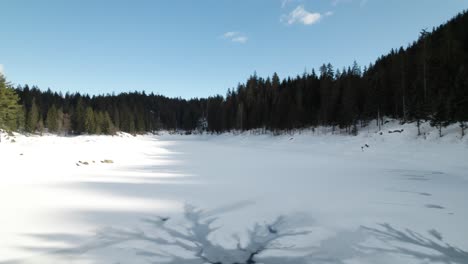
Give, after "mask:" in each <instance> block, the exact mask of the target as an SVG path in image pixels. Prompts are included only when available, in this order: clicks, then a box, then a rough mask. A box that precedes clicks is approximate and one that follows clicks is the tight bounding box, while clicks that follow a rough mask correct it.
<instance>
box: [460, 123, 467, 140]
mask: <svg viewBox="0 0 468 264" xmlns="http://www.w3.org/2000/svg"><path fill="white" fill-rule="evenodd" d="M460 127H461V137H462V138H463V137H464V136H465V128H466V125H465V122H460Z"/></svg>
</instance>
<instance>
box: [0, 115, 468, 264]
mask: <svg viewBox="0 0 468 264" xmlns="http://www.w3.org/2000/svg"><path fill="white" fill-rule="evenodd" d="M400 129H403V132H402V133H388V131H393V130H400ZM422 131H423V133H425V136H424V137H423V136H421V137H417V135H416V127H415V125H414V124H406V125H399V124H398V123H397V122H394V123H392V122H390V123H388V124H386V125H385V126H384V127H383V130H382V135H381V134H380V133H379V132H378V131H377V129H376V128H375V127H372V126H370V127H367V128H363V129H362V130H361V131H359V134H358V135H357V136H344V135H335V134H332V133H331V131H329V130H328V129H325V128H322V129H316V130H315V131H313V132H312V130H303V131H300V132H299V131H298V132H296V133H293V134H283V135H274V134H273V133H267V134H257V133H255V132H245V133H226V134H221V135H210V134H203V135H177V134H173V135H171V134H169V133H161V134H160V135H141V136H135V137H134V136H131V135H126V134H120V135H119V136H114V137H112V136H76V137H59V136H54V135H45V136H24V135H18V134H17V135H15V142H14V143H12V142H11V141H6V140H5V139H6V136H5V135H4V137H3V139H4V140H3V141H2V143H1V144H0V166H1V174H0V175H1V176H0V177H1V182H2V184H1V185H0V209H1V213H0V220H1V223H2V224H1V225H0V236H1V237H2V239H1V240H0V263H2V261H3V262H4V261H7V260H14V259H23V258H25V259H26V260H27V261H26V262H27V263H44V261H45V260H44V259H47V261H46V262H47V263H63V261H64V259H63V258H65V259H69V258H70V256H69V255H67V256H61V255H60V254H53V255H49V254H47V252H51V251H55V250H56V249H59V248H74V247H75V248H79V247H80V246H81V245H83V244H86V243H89V241H90V240H91V241H92V240H93V237H94V234H95V232H96V230H99V229H101V228H108V227H119V228H128V229H133V228H145V225H144V224H142V222H141V219H142V218H144V217H151V216H160V215H168V216H170V217H171V221H172V219H174V221H176V222H177V221H181V217H180V213H181V211H182V209H183V206H184V204H186V203H190V204H193V205H195V206H198V207H200V208H203V209H212V208H218V207H222V206H223V205H226V204H233V203H234V204H235V203H238V202H242V203H243V204H245V205H246V206H245V207H243V208H240V209H238V210H235V211H233V212H228V213H226V215H221V216H220V219H219V221H218V225H219V226H222V230H221V231H219V232H217V233H216V234H214V236H213V239H214V240H216V241H218V242H220V243H227V244H228V245H229V243H232V239H230V234H232V233H240V235H242V234H243V233H244V232H245V230H246V229H247V228H249V227H251V226H252V225H253V223H255V222H261V223H262V222H263V221H270V220H273V219H275V218H276V217H277V216H278V215H282V214H284V215H290V214H296V213H302V214H307V215H308V216H309V217H310V218H313V219H314V221H312V222H313V223H314V228H313V231H314V232H313V235H311V236H310V237H307V238H304V239H303V240H302V239H301V241H300V242H301V245H302V244H305V245H310V244H312V245H320V243H321V241H324V240H326V239H327V238H330V237H333V236H334V235H336V234H341V233H342V232H344V231H346V232H348V231H349V232H352V231H355V230H356V229H358V228H359V227H360V226H369V227H375V226H376V224H378V223H389V224H391V225H393V226H397V227H400V228H410V229H411V230H414V231H416V232H420V233H424V232H426V231H427V230H431V229H435V230H438V232H440V233H441V234H443V236H444V239H445V241H447V242H449V243H452V244H453V245H456V246H458V247H460V248H462V249H464V250H468V240H467V239H466V235H465V234H466V233H468V227H467V226H466V224H464V222H465V221H466V219H468V210H467V209H466V208H467V207H466V201H467V200H468V192H467V190H468V175H467V174H466V171H468V162H467V160H466V157H468V141H467V139H466V138H464V139H461V140H460V132H459V128H458V126H455V125H454V126H451V127H448V128H446V129H445V130H444V136H443V137H442V138H439V136H438V132H437V131H436V130H435V129H434V128H429V127H427V124H425V125H423V128H422ZM366 144H367V145H368V146H366ZM106 160H107V161H112V162H104V161H106ZM247 205H248V206H247ZM343 239H344V238H343ZM344 240H346V239H344ZM335 242H336V241H335ZM231 245H232V244H231ZM135 247H147V245H140V244H130V245H126V244H125V243H124V244H119V245H116V246H110V247H106V248H98V247H96V248H92V247H91V248H89V249H88V250H86V251H85V252H79V254H77V256H75V255H74V257H73V258H74V259H75V260H74V261H75V262H73V263H146V262H145V261H147V260H148V259H149V258H150V257H148V256H146V257H144V256H139V257H135V256H136V255H135V250H132V249H134V248H135ZM333 248H334V247H333ZM330 250H331V249H330ZM334 250H336V252H335V253H334V254H335V255H337V256H339V255H340V254H341V253H342V254H344V252H340V247H339V246H338V244H337V245H336V249H334ZM343 250H345V249H343ZM345 255H346V254H344V255H343V259H344V258H346V259H350V260H354V261H358V262H357V263H375V262H372V261H371V259H367V258H370V257H364V256H357V255H356V256H349V255H346V256H345ZM37 256H41V258H39V259H41V261H38V257H37ZM43 258H44V259H43ZM61 258H62V259H61ZM384 259H385V258H379V261H380V260H381V261H382V262H379V263H410V262H408V261H409V260H408V259H407V258H406V259H405V258H403V261H402V260H401V259H399V258H398V257H395V256H388V260H385V261H387V262H384ZM398 260H399V261H400V262H398ZM53 261H55V262H53ZM366 261H367V262H366ZM392 261H394V262H392ZM337 263H338V262H337ZM411 263H413V262H411ZM414 263H418V262H414Z"/></svg>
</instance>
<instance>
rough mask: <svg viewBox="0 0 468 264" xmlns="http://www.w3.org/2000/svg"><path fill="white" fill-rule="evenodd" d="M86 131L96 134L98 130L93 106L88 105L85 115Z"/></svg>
mask: <svg viewBox="0 0 468 264" xmlns="http://www.w3.org/2000/svg"><path fill="white" fill-rule="evenodd" d="M83 128H84V131H85V132H86V133H88V134H94V133H95V132H96V120H95V117H94V111H93V108H91V107H90V106H88V107H87V108H86V112H85V115H84V127H83Z"/></svg>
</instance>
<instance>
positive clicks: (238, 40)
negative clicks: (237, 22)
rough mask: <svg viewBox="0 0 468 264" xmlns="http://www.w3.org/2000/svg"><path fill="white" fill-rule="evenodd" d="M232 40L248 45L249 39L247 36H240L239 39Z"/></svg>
mask: <svg viewBox="0 0 468 264" xmlns="http://www.w3.org/2000/svg"><path fill="white" fill-rule="evenodd" d="M231 40H232V42H237V43H242V44H244V43H246V42H247V40H249V39H248V38H247V37H246V36H238V37H234V38H232V39H231Z"/></svg>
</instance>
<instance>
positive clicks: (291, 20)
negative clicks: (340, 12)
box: [281, 5, 333, 25]
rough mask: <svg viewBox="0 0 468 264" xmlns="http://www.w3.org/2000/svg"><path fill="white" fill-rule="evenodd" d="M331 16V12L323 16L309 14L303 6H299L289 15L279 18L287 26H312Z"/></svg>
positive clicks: (313, 13)
mask: <svg viewBox="0 0 468 264" xmlns="http://www.w3.org/2000/svg"><path fill="white" fill-rule="evenodd" d="M331 15H333V12H326V13H324V14H320V13H316V12H309V11H307V10H305V8H304V6H302V5H300V6H298V7H296V8H295V9H294V10H293V11H291V13H289V14H287V15H283V16H282V17H281V22H283V23H286V24H288V25H292V24H303V25H313V24H315V23H317V22H319V21H320V20H322V19H323V18H324V17H327V16H331Z"/></svg>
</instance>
